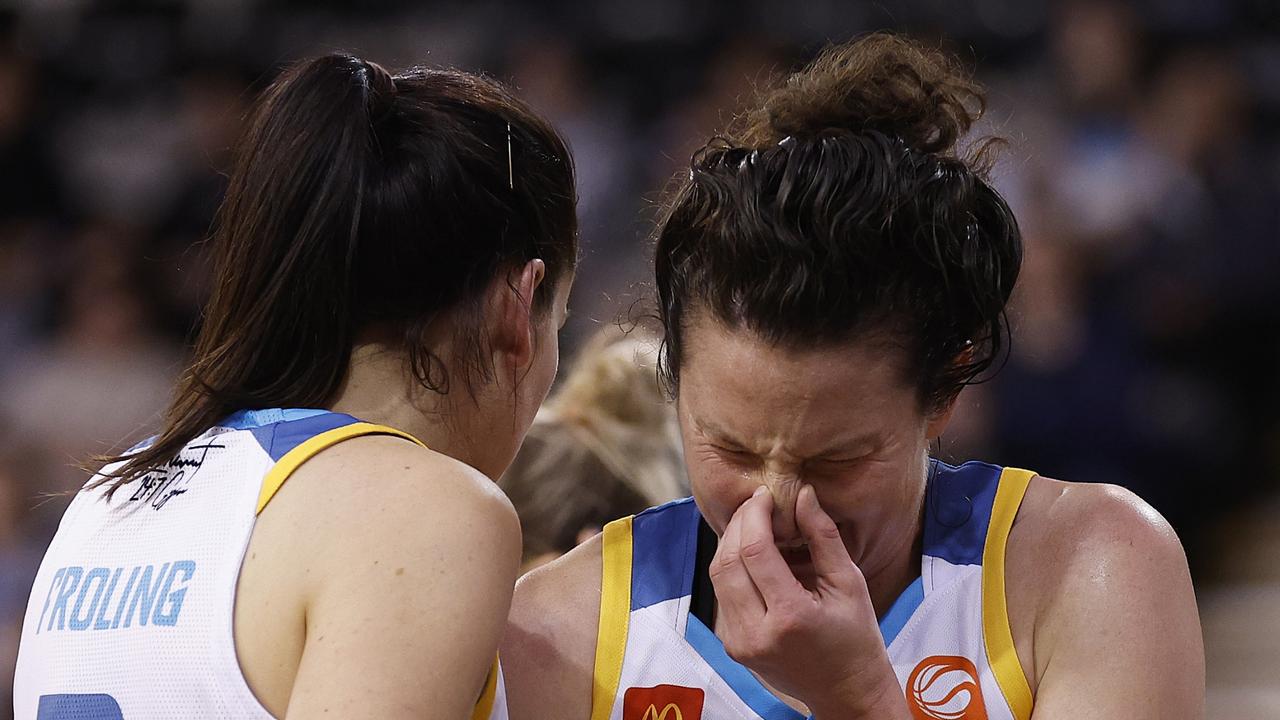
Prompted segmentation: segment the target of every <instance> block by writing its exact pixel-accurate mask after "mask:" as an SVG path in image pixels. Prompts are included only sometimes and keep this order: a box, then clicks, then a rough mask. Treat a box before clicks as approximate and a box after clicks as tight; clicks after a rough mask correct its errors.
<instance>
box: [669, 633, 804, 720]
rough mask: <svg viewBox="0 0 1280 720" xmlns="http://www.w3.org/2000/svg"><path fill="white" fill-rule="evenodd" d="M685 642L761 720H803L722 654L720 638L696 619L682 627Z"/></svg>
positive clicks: (747, 671)
mask: <svg viewBox="0 0 1280 720" xmlns="http://www.w3.org/2000/svg"><path fill="white" fill-rule="evenodd" d="M684 637H685V640H687V641H688V642H689V644H690V645H691V646H693V649H694V650H697V651H698V654H699V655H701V656H702V659H703V660H706V661H707V664H708V665H710V666H711V669H713V670H715V671H716V674H717V675H719V676H720V677H721V678H722V679H723V680H724V681H725V683H726V684H728V685H729V687H730V688H732V689H733V692H734V693H736V694H737V696H738V697H739V698H740V699H741V700H742V702H744V703H746V704H747V706H748V707H750V708H751V710H752V711H753V712H755V714H757V715H759V716H760V717H762V718H764V720H805V716H804V715H801V714H800V713H798V712H796V711H795V710H794V709H793V708H792V707H791V706H790V705H787V704H786V703H784V702H782V701H781V700H779V699H778V698H777V697H776V696H774V694H773V693H771V692H769V690H768V689H767V688H765V686H764V685H761V684H760V681H759V680H757V679H756V676H755V675H752V674H751V671H750V670H748V669H747V668H746V667H745V666H743V665H739V664H738V663H737V662H735V661H734V660H733V658H731V657H729V655H728V654H727V653H726V652H725V651H724V644H723V643H721V642H720V638H718V637H716V635H715V633H713V632H711V630H709V629H708V628H707V626H706V625H703V624H702V621H701V620H699V619H698V617H697V616H696V615H693V614H690V615H689V624H688V625H686V626H685V634H684Z"/></svg>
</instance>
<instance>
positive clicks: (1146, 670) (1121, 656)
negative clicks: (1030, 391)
mask: <svg viewBox="0 0 1280 720" xmlns="http://www.w3.org/2000/svg"><path fill="white" fill-rule="evenodd" d="M1007 594H1008V601H1009V613H1010V622H1011V624H1012V626H1013V630H1014V638H1015V643H1016V645H1017V646H1018V649H1019V655H1020V657H1021V659H1022V660H1023V665H1024V669H1026V670H1028V671H1029V672H1028V679H1029V680H1030V681H1031V682H1032V686H1033V688H1035V689H1037V714H1036V716H1037V717H1059V716H1062V717H1068V716H1072V715H1070V713H1073V712H1076V713H1084V715H1075V716H1092V717H1113V716H1114V717H1147V716H1148V713H1153V712H1155V711H1156V710H1157V709H1158V708H1157V706H1156V705H1148V706H1147V707H1141V708H1137V707H1126V706H1125V703H1127V702H1129V701H1128V700H1125V699H1124V697H1125V695H1126V694H1128V695H1129V696H1130V697H1133V696H1135V695H1136V696H1137V697H1148V698H1149V697H1152V696H1154V695H1157V694H1158V695H1159V696H1160V697H1162V698H1164V699H1165V700H1167V701H1168V702H1169V703H1170V705H1169V706H1168V707H1166V708H1165V710H1166V711H1167V712H1168V713H1171V714H1165V715H1159V714H1153V715H1150V716H1152V717H1157V716H1158V717H1194V716H1195V715H1194V714H1190V715H1184V714H1183V713H1184V712H1185V710H1186V708H1188V707H1195V706H1196V704H1197V697H1198V696H1199V695H1202V693H1203V687H1204V685H1203V683H1204V665H1203V662H1204V659H1203V647H1202V644H1201V638H1200V627H1199V620H1198V613H1197V610H1196V604H1195V594H1194V591H1193V589H1192V584H1191V575H1190V572H1189V570H1188V568H1187V559H1186V555H1185V553H1184V551H1183V549H1182V544H1181V542H1180V541H1179V540H1178V536H1177V533H1175V532H1174V530H1173V528H1172V527H1171V526H1170V525H1169V523H1168V522H1167V521H1166V520H1165V519H1164V518H1163V517H1162V516H1161V515H1160V514H1159V513H1158V512H1156V510H1155V509H1153V508H1152V507H1151V506H1150V505H1148V504H1147V503H1146V502H1144V501H1143V500H1142V499H1141V498H1139V497H1138V496H1137V495H1135V494H1133V493H1132V492H1130V491H1128V490H1126V489H1124V488H1120V487H1117V486H1114V485H1101V484H1087V483H1071V482H1062V481H1058V480H1053V479H1049V478H1042V477H1037V478H1035V479H1033V481H1032V483H1031V485H1030V486H1029V487H1028V489H1027V494H1026V496H1025V498H1024V500H1023V504H1022V507H1021V508H1020V509H1019V512H1018V516H1017V520H1016V522H1015V523H1014V526H1013V529H1012V530H1011V532H1010V540H1009V544H1008V550H1007ZM1028 655H1029V656H1030V657H1028ZM1065 678H1069V682H1068V681H1067V680H1065ZM1179 683H1180V685H1179ZM1121 684H1125V685H1126V686H1125V687H1121V686H1120V685H1121ZM1068 685H1069V687H1068ZM1143 686H1145V687H1146V688H1147V690H1149V691H1150V693H1151V695H1146V694H1144V693H1134V692H1133V691H1134V689H1135V688H1139V687H1143ZM1197 688H1198V690H1197ZM1090 692H1092V693H1093V697H1094V698H1095V700H1094V701H1093V702H1095V703H1102V705H1098V704H1082V703H1083V701H1082V698H1084V697H1086V696H1087V694H1088V693H1090ZM1107 698H1110V700H1109V701H1110V702H1112V703H1113V705H1112V706H1109V707H1108V706H1107V705H1106V703H1107V702H1108V700H1107ZM1042 701H1043V702H1042ZM1046 703H1047V704H1046ZM1042 706H1043V707H1044V709H1043V711H1042ZM1051 707H1053V708H1057V710H1051V709H1049V708H1051ZM1174 707H1180V708H1181V709H1180V710H1177V711H1174V710H1172V709H1170V708H1174ZM1054 713H1057V714H1054ZM1125 713H1130V714H1128V715H1126V714H1125ZM1132 713H1138V714H1132Z"/></svg>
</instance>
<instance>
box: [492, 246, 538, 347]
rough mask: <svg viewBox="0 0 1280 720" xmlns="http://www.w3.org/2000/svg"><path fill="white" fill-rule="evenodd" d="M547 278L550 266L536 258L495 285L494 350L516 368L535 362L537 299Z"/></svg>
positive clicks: (517, 268)
mask: <svg viewBox="0 0 1280 720" xmlns="http://www.w3.org/2000/svg"><path fill="white" fill-rule="evenodd" d="M546 276H547V266H546V264H545V263H543V262H542V261H541V260H537V259H535V260H530V261H529V262H527V263H525V264H524V265H522V266H519V267H516V268H513V269H512V270H511V271H510V272H509V273H507V275H506V277H504V278H500V279H498V280H497V281H496V282H495V283H494V289H493V292H494V293H495V295H496V297H495V298H494V305H496V307H495V311H496V312H495V313H494V318H495V320H496V323H495V324H494V337H493V349H494V352H498V353H501V354H503V355H506V356H507V357H509V358H511V361H512V363H513V364H514V366H515V367H524V366H525V365H528V364H529V362H530V361H532V359H533V343H534V339H533V338H534V327H533V323H534V319H533V298H534V293H535V291H537V289H538V286H539V285H541V284H542V281H543V279H544V278H546Z"/></svg>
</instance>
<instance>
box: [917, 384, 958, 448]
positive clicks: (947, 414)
mask: <svg viewBox="0 0 1280 720" xmlns="http://www.w3.org/2000/svg"><path fill="white" fill-rule="evenodd" d="M958 397H960V394H959V393H956V394H955V395H953V396H952V397H951V399H950V400H948V401H947V402H946V404H945V405H943V406H942V407H940V408H937V409H935V410H933V411H931V412H930V413H929V415H928V417H926V418H925V422H926V423H927V424H926V425H925V430H924V437H925V440H928V441H929V442H933V441H934V440H937V439H938V438H939V437H941V436H942V433H943V432H945V431H946V429H947V425H948V424H949V423H950V422H951V416H952V414H954V413H955V411H956V398H958Z"/></svg>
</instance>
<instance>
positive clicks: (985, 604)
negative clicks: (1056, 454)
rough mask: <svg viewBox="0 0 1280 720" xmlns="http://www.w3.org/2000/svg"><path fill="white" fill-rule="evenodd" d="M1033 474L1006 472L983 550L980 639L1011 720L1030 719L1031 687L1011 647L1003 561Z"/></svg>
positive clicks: (1021, 471)
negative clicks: (983, 643) (1006, 703)
mask: <svg viewBox="0 0 1280 720" xmlns="http://www.w3.org/2000/svg"><path fill="white" fill-rule="evenodd" d="M1033 477H1035V473H1033V472H1031V471H1029V470H1019V469H1017V468H1005V469H1004V471H1003V472H1002V473H1001V475H1000V486H999V487H998V488H997V489H996V499H995V504H994V505H993V506H992V508H991V524H990V525H989V526H988V528H987V541H986V544H985V545H984V546H983V549H982V637H983V640H984V642H985V645H986V647H987V662H989V663H990V664H991V670H992V671H993V672H994V673H995V676H996V683H997V684H999V686H1000V690H1001V691H1002V692H1003V693H1004V698H1005V701H1006V702H1008V703H1009V709H1010V710H1011V711H1013V717H1014V720H1030V718H1031V706H1032V698H1031V686H1030V684H1028V683H1027V677H1026V674H1025V673H1023V672H1022V664H1021V663H1019V662H1018V652H1017V650H1016V649H1015V648H1014V646H1013V631H1012V630H1011V629H1010V626H1009V607H1008V604H1007V602H1006V600H1005V586H1004V557H1005V548H1006V546H1007V543H1008V540H1009V529H1010V528H1012V527H1013V519H1014V517H1016V516H1017V514H1018V507H1019V506H1020V505H1021V504H1022V497H1023V495H1025V494H1026V491H1027V485H1028V484H1030V482H1031V478H1033Z"/></svg>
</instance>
